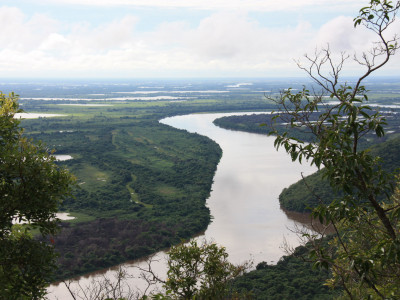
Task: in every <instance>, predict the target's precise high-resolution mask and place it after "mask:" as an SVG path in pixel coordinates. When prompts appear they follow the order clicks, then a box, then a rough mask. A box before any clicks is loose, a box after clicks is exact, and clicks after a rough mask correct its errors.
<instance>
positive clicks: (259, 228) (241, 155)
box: [48, 113, 316, 300]
mask: <svg viewBox="0 0 400 300" xmlns="http://www.w3.org/2000/svg"><path fill="white" fill-rule="evenodd" d="M238 114H243V113H218V114H193V115H185V116H176V117H171V118H166V119H163V120H161V121H160V122H161V123H164V124H166V125H170V126H173V127H176V128H179V129H185V130H187V131H189V132H197V133H199V134H201V135H205V136H207V137H209V138H211V139H213V140H214V141H216V142H217V143H218V144H219V145H220V146H221V148H222V150H223V155H222V158H221V161H220V163H219V165H218V167H217V171H216V174H215V177H214V183H213V186H212V192H211V195H210V197H209V199H208V200H207V205H208V207H209V208H210V210H211V214H212V216H213V221H212V223H211V224H210V225H209V226H208V228H207V230H206V232H205V234H204V236H201V237H200V238H204V237H205V238H206V239H207V240H212V241H214V242H216V243H218V244H220V245H223V246H225V247H226V249H227V252H228V253H229V260H230V261H231V262H233V263H242V262H244V261H246V260H253V261H254V263H255V264H257V263H258V262H261V261H266V262H268V263H274V262H276V261H277V260H279V258H280V257H281V256H282V255H284V254H285V253H284V250H283V249H282V246H283V244H284V243H285V242H287V243H289V244H290V245H292V246H296V245H298V244H299V240H298V237H297V236H296V234H294V233H293V232H292V231H291V229H292V228H294V227H295V226H299V225H301V224H300V222H304V221H307V220H308V218H307V217H306V216H304V215H298V214H297V215H295V216H294V215H293V219H291V218H290V216H291V215H290V214H286V213H285V212H284V211H282V209H281V208H280V206H279V201H278V196H279V194H280V192H281V191H282V189H283V188H285V187H288V186H289V185H291V184H292V183H295V182H296V181H298V180H300V179H301V173H302V172H303V174H304V175H308V174H311V173H313V172H314V171H315V170H316V169H315V168H314V167H310V166H309V165H307V164H304V163H303V164H302V165H300V164H299V163H297V162H292V161H291V159H290V157H289V156H288V155H287V154H286V152H284V150H283V149H281V150H280V151H276V149H275V148H274V138H273V137H268V136H264V135H259V134H252V133H245V132H238V131H231V130H226V129H222V128H219V127H217V126H215V125H214V124H213V123H212V122H213V120H214V119H216V118H219V117H222V116H227V115H238ZM266 130H267V129H266ZM158 257H159V258H160V260H161V262H159V263H158V264H157V265H155V266H154V269H155V270H156V271H157V272H158V273H159V274H160V276H161V277H162V276H163V275H162V274H165V264H164V260H165V254H164V253H162V252H161V253H159V254H158ZM134 264H135V263H134V262H128V263H125V264H123V265H124V267H126V269H127V270H128V271H130V270H131V272H132V276H133V277H134V278H132V279H131V285H132V286H133V287H137V288H138V289H142V290H143V283H140V281H139V280H138V279H137V278H136V277H137V276H138V274H137V269H136V268H134V267H133V266H134ZM139 264H143V263H139ZM114 269H115V268H114ZM135 270H136V271H135ZM135 272H136V273H135ZM111 274H112V269H107V270H102V271H100V272H95V273H93V274H88V275H87V276H83V277H79V278H76V282H79V283H80V284H81V285H82V286H85V285H87V284H89V283H90V281H91V280H92V279H93V278H96V277H98V276H104V275H105V276H112V275H111ZM164 276H165V275H164ZM48 291H49V295H48V297H49V299H67V300H68V299H72V297H71V296H70V295H69V293H68V291H67V290H66V288H65V286H64V285H63V284H59V285H52V286H50V288H49V289H48Z"/></svg>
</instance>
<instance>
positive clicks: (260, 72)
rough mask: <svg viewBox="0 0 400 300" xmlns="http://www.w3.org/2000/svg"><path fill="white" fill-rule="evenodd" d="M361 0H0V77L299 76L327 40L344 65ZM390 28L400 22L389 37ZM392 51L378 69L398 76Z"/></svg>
mask: <svg viewBox="0 0 400 300" xmlns="http://www.w3.org/2000/svg"><path fill="white" fill-rule="evenodd" d="M368 2H369V1H367V0H335V1H332V0H329V1H328V0H282V1H277V0H1V2H0V70H1V71H2V72H1V73H2V74H0V78H30V77H35V78H184V77H185V78H186V77H193V78H195V77H201V78H204V77H236V78H239V77H240V78H245V77H297V76H304V73H303V72H302V71H301V70H299V68H298V67H297V65H296V61H297V60H300V62H301V63H302V64H303V65H306V64H305V63H306V61H305V60H304V54H306V53H308V54H310V55H313V54H314V53H315V52H316V51H319V50H320V49H322V48H324V47H327V45H329V47H330V49H331V50H332V52H333V53H336V54H339V53H341V51H346V53H348V54H349V55H350V56H351V57H350V59H349V60H348V61H347V63H346V65H345V67H344V71H343V72H344V74H345V75H346V76H349V75H350V76H358V75H361V74H362V73H363V71H364V70H363V69H362V68H360V66H358V65H357V64H354V63H353V62H352V59H351V58H352V57H353V55H354V53H355V52H356V51H358V55H360V54H361V51H365V50H366V49H369V47H371V45H372V43H373V41H374V39H375V37H374V36H373V35H372V34H371V33H370V32H369V31H367V30H365V29H363V28H361V27H358V28H357V29H354V26H353V18H354V17H355V16H356V15H357V13H358V11H359V9H360V8H361V7H363V6H366V5H367V4H368ZM394 33H400V22H396V23H394V24H393V26H392V28H391V32H390V34H394ZM399 56H400V54H398V55H397V56H396V57H394V59H393V60H392V61H391V62H390V65H388V66H386V67H385V68H384V71H382V72H380V73H379V75H400V59H399Z"/></svg>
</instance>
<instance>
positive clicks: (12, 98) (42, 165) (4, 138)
mask: <svg viewBox="0 0 400 300" xmlns="http://www.w3.org/2000/svg"><path fill="white" fill-rule="evenodd" d="M17 100H18V97H17V96H16V95H14V94H10V95H9V96H6V95H4V94H2V93H0V298H2V299H39V298H40V297H42V296H43V295H44V293H45V287H46V285H47V284H48V282H49V280H50V278H51V274H52V271H53V270H54V259H55V255H54V252H53V247H52V246H49V245H48V244H47V243H46V242H41V241H37V240H35V239H33V238H32V235H31V234H30V232H31V230H32V229H38V230H39V231H40V232H41V233H42V234H43V235H48V234H50V235H51V234H55V233H56V232H57V229H58V220H57V218H56V213H57V212H58V207H59V205H60V203H61V201H62V200H63V198H64V197H65V196H66V195H68V194H69V193H70V189H71V185H72V184H73V181H74V179H73V177H72V176H71V175H70V174H69V173H68V172H67V171H66V170H65V169H63V168H59V167H58V166H56V164H55V163H54V160H55V158H54V157H53V156H51V154H50V153H49V150H48V149H47V148H45V147H44V146H43V145H42V144H40V143H37V144H35V143H33V142H32V141H31V140H29V139H27V138H25V137H23V136H22V131H23V130H22V129H21V128H20V126H19V124H20V121H19V120H18V119H17V118H15V114H16V113H18V112H20V110H19V108H18V102H17ZM15 221H18V222H25V223H27V224H26V225H24V226H23V227H21V226H18V227H16V226H17V225H14V222H15Z"/></svg>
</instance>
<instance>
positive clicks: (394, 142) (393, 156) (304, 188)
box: [279, 137, 400, 212]
mask: <svg viewBox="0 0 400 300" xmlns="http://www.w3.org/2000/svg"><path fill="white" fill-rule="evenodd" d="M399 149H400V138H399V137H398V138H394V139H390V140H387V141H386V142H384V143H382V144H378V145H375V146H373V147H371V152H370V153H371V154H373V155H374V156H379V157H380V158H381V159H382V167H383V168H384V169H385V170H386V171H388V172H393V171H395V170H396V169H398V168H400V151H399ZM322 172H323V170H321V171H318V172H316V173H314V174H312V175H310V176H307V177H305V178H304V181H305V182H306V184H305V182H303V180H300V181H299V182H297V183H295V184H292V185H291V186H289V187H288V188H286V189H284V190H283V191H282V193H281V194H280V195H279V202H280V204H281V206H282V207H283V208H285V209H288V210H293V211H299V212H303V211H307V210H308V208H313V207H315V206H317V205H318V203H319V202H318V201H319V200H318V198H319V199H321V200H322V201H323V203H325V204H327V203H330V202H332V200H333V199H334V198H335V197H337V196H338V195H337V193H334V192H333V190H332V188H331V187H330V186H329V184H328V183H327V182H326V181H325V180H324V179H323V178H322ZM310 191H312V192H310ZM316 195H317V196H318V198H317V197H316Z"/></svg>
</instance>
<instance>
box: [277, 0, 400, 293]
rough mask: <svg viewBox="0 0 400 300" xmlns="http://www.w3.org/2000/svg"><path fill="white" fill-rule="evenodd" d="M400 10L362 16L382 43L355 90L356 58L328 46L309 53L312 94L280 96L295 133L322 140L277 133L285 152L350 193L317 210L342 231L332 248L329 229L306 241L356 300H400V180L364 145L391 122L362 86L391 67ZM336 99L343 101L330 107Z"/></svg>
mask: <svg viewBox="0 0 400 300" xmlns="http://www.w3.org/2000/svg"><path fill="white" fill-rule="evenodd" d="M399 7H400V2H399V1H398V2H397V3H393V2H392V1H386V0H371V1H370V2H369V5H368V6H366V7H364V8H362V9H361V10H360V13H359V15H358V16H357V17H356V18H355V19H354V26H355V27H357V26H359V25H363V26H365V27H366V28H368V29H370V30H371V31H373V32H374V33H375V34H376V36H377V38H378V41H377V42H376V43H374V44H373V45H372V48H371V49H370V51H369V52H368V53H362V54H361V56H357V55H355V56H354V58H355V61H356V62H357V63H358V64H360V65H361V66H363V67H365V68H366V71H365V73H364V74H363V75H362V76H360V77H359V78H358V80H356V81H355V84H354V85H353V86H351V85H349V84H348V83H347V82H343V81H341V72H342V69H343V67H344V65H345V62H346V61H347V59H348V58H349V56H348V55H347V54H345V53H342V54H341V56H340V59H339V61H338V62H335V61H334V59H333V55H332V52H331V50H330V49H329V47H327V48H325V49H322V50H321V51H320V52H316V54H315V56H308V55H306V60H307V62H308V66H303V65H302V64H300V63H299V67H300V68H301V69H302V70H304V71H305V72H306V73H307V74H308V75H309V76H310V77H311V79H312V80H313V81H314V84H315V85H314V86H313V88H312V89H311V91H310V90H309V89H307V88H306V87H304V88H303V90H301V91H300V92H297V93H295V92H294V91H293V90H291V89H288V90H285V91H283V92H282V93H281V95H280V97H278V98H277V99H275V101H276V102H277V103H278V105H279V107H280V109H281V110H283V111H284V112H285V114H283V115H281V116H282V117H283V118H285V119H286V122H287V123H288V124H289V127H290V128H306V129H307V130H308V132H310V133H311V134H313V135H314V136H315V142H311V143H305V142H304V141H302V140H301V139H298V138H295V137H293V136H291V135H290V133H288V132H285V133H283V134H279V132H277V131H273V132H272V133H274V134H276V135H277V138H276V140H275V145H276V147H277V148H278V147H280V146H282V147H284V149H285V150H286V151H287V152H288V153H289V154H290V155H291V158H292V160H298V161H300V162H301V161H303V160H306V159H307V160H309V162H311V163H312V164H315V165H316V166H317V167H318V168H322V167H324V169H323V170H324V171H323V177H324V178H326V179H327V181H328V182H329V184H330V185H331V187H332V188H333V189H334V190H338V191H341V192H342V193H343V194H342V195H343V196H341V197H337V198H336V199H335V200H333V201H332V202H331V203H329V204H324V202H323V201H322V199H321V201H319V202H320V205H319V206H318V207H317V208H315V209H314V210H313V213H312V214H313V216H314V217H315V218H318V219H319V220H320V221H321V222H323V223H325V224H327V225H328V224H331V225H332V226H333V227H334V229H335V232H336V234H335V237H334V238H333V240H332V241H331V242H330V243H329V246H328V247H327V246H325V245H324V244H323V243H321V242H320V241H321V240H320V239H319V238H320V237H321V236H324V234H325V232H324V231H320V232H319V234H316V235H314V234H309V233H303V237H306V238H307V241H308V242H309V245H312V248H313V250H312V251H311V252H310V254H311V257H312V258H313V259H314V260H315V265H316V266H321V267H326V268H330V269H331V270H332V272H333V279H332V280H330V281H329V282H328V284H330V285H332V286H337V285H340V286H342V287H343V288H344V291H345V293H346V294H345V297H346V298H350V299H366V298H371V297H372V298H373V299H375V298H381V299H398V298H399V297H400V282H399V278H400V277H399V275H400V274H399V270H400V239H399V235H400V231H399V217H400V205H399V199H398V190H397V191H396V193H395V195H393V192H394V189H395V186H396V185H397V182H398V180H399V179H398V177H396V175H395V174H394V173H388V172H386V171H385V170H384V169H383V168H382V162H381V160H380V158H379V157H375V156H373V155H371V154H370V153H369V150H366V149H360V145H359V141H360V139H361V138H362V137H363V136H365V135H366V134H369V133H373V134H375V135H376V136H377V137H383V136H384V134H385V131H384V126H385V124H386V121H385V119H384V118H383V117H382V116H381V114H380V113H379V111H377V110H375V109H374V108H372V107H370V106H368V96H367V93H368V91H367V90H366V88H365V87H364V86H363V85H362V82H363V80H364V79H365V78H367V77H368V76H370V75H371V74H372V73H373V72H375V71H376V70H378V69H380V68H381V67H383V66H384V65H385V64H387V63H388V62H389V60H390V58H391V57H392V56H393V55H394V54H395V52H396V50H398V49H399V47H400V46H399V44H398V37H397V36H394V37H387V35H386V31H387V29H388V28H389V27H390V25H392V24H393V22H394V20H395V16H396V14H397V12H398V10H399ZM326 70H327V71H326ZM318 88H319V90H318ZM332 99H333V100H336V101H335V102H331V103H329V102H330V100H332ZM315 114H317V118H316V119H313V117H312V116H315ZM314 196H315V197H316V198H317V199H318V198H319V195H316V194H315V195H314Z"/></svg>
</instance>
